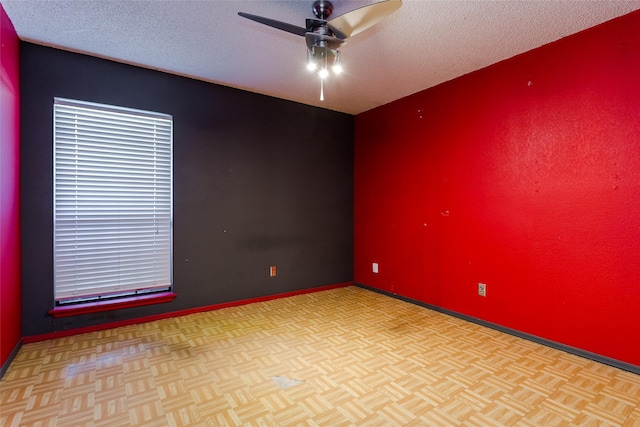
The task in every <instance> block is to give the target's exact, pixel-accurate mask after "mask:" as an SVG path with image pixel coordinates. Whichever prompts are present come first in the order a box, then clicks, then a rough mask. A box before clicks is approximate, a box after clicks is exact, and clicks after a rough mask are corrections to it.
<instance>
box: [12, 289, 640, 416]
mask: <svg viewBox="0 0 640 427" xmlns="http://www.w3.org/2000/svg"><path fill="white" fill-rule="evenodd" d="M274 377H285V379H291V380H300V381H302V383H300V384H299V385H294V386H292V387H290V388H282V387H281V386H280V385H278V384H277V383H276V381H274ZM0 425H2V426H54V425H57V426H74V427H75V426H129V425H131V426H298V425H300V426H544V427H548V426H625V427H630V426H640V376H638V375H635V374H632V373H629V372H625V371H621V370H619V369H616V368H612V367H609V366H606V365H602V364H599V363H596V362H593V361H590V360H586V359H583V358H580V357H577V356H574V355H571V354H567V353H563V352H561V351H557V350H554V349H551V348H548V347H545V346H542V345H539V344H536V343H532V342H529V341H526V340H523V339H519V338H516V337H513V336H511V335H507V334H504V333H501V332H498V331H495V330H492V329H488V328H485V327H482V326H478V325H475V324H472V323H468V322H465V321H463V320H460V319H457V318H453V317H450V316H447V315H444V314H441V313H437V312H434V311H431V310H428V309H425V308H423V307H419V306H416V305H413V304H409V303H406V302H403V301H399V300H396V299H393V298H390V297H387V296H384V295H380V294H377V293H375V292H371V291H368V290H365V289H361V288H357V287H347V288H339V289H334V290H330V291H323V292H317V293H312V294H305V295H298V296H294V297H290V298H283V299H277V300H272V301H267V302H260V303H256V304H249V305H244V306H239V307H232V308H226V309H221V310H216V311H211V312H205V313H197V314H191V315H187V316H182V317H175V318H171V319H165V320H160V321H154V322H149V323H143V324H138V325H132V326H126V327H120V328H115V329H110V330H105V331H99V332H93V333H88V334H82V335H76V336H72V337H67V338H60V339H54V340H50V341H45V342H39V343H33V344H26V345H24V346H23V347H22V348H21V349H20V351H19V353H18V355H17V356H16V358H15V359H14V361H13V363H12V364H11V366H10V367H9V369H8V371H7V372H6V374H5V376H4V378H3V379H2V381H1V382H0Z"/></svg>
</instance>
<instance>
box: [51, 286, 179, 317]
mask: <svg viewBox="0 0 640 427" xmlns="http://www.w3.org/2000/svg"><path fill="white" fill-rule="evenodd" d="M176 296H177V295H176V294H174V293H173V292H160V293H157V294H149V295H138V296H132V297H127V298H118V299H113V300H108V301H96V302H88V303H84V304H74V305H67V306H62V307H56V308H54V309H53V310H49V314H50V315H51V316H53V317H69V316H78V315H80V314H89V313H100V312H102V311H111V310H120V309H122V308H131V307H141V306H143V305H151V304H162V303H165V302H171V301H173V300H174V299H175V298H176Z"/></svg>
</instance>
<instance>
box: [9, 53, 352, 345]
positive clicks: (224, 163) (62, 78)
mask: <svg viewBox="0 0 640 427" xmlns="http://www.w3.org/2000/svg"><path fill="white" fill-rule="evenodd" d="M21 55H22V58H21V86H22V107H21V108H22V203H23V205H22V230H23V239H22V248H23V251H22V261H23V295H24V302H23V335H24V336H30V335H36V334H43V333H48V332H53V331H59V330H65V329H69V328H78V327H84V326H94V325H99V324H101V323H105V322H112V321H120V320H128V319H132V318H136V317H141V316H149V315H155V314H161V313H166V312H171V311H176V310H182V309H188V308H195V307H202V306H207V305H211V304H217V303H222V302H228V301H235V300H240V299H247V298H253V297H259V296H266V295H272V294H277V293H282V292H288V291H295V290H301V289H307V288H313V287H318V286H323V285H329V284H336V283H342V282H347V281H351V280H353V122H354V118H353V116H350V115H347V114H341V113H337V112H333V111H329V110H323V109H320V108H316V107H310V106H306V105H301V104H297V103H294V102H290V101H285V100H280V99H276V98H271V97H267V96H262V95H257V94H254V93H249V92H244V91H240V90H237V89H231V88H227V87H224V86H219V85H214V84H210V83H205V82H201V81H197V80H192V79H188V78H184V77H179V76H174V75H170V74H165V73H161V72H156V71H152V70H148V69H143V68H138V67H133V66H129V65H124V64H120V63H116V62H111V61H107V60H103V59H98V58H94V57H89V56H85V55H80V54H76V53H71V52H66V51H61V50H57V49H53V48H48V47H43V46H38V45H34V44H30V43H22V45H21ZM311 83H312V82H310V84H311ZM54 97H65V98H73V99H79V100H84V101H91V102H99V103H106V104H113V105H120V106H125V107H131V108H138V109H144V110H152V111H157V112H161V113H167V114H171V115H173V120H174V231H173V233H174V245H173V250H174V252H173V254H174V266H173V277H174V291H175V292H176V293H177V294H178V297H177V298H176V299H175V300H174V301H173V302H172V303H168V304H160V305H152V306H146V307H139V308H135V309H124V310H117V311H110V312H105V313H96V314H90V315H82V316H75V317H70V318H61V319H53V318H52V317H50V316H49V315H48V314H47V311H48V310H50V309H51V308H52V307H53V229H52V226H53V219H52V218H53V199H52V189H53V182H52V179H53V175H52V174H53V169H52V168H53V166H52V158H53V155H52V150H53V149H52V143H53V131H52V117H53V98H54ZM270 265H276V266H277V268H278V275H277V276H276V277H274V278H270V277H269V274H268V273H269V266H270Z"/></svg>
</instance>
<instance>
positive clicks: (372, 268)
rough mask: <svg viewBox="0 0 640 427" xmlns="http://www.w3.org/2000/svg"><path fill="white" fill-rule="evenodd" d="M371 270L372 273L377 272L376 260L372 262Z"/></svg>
mask: <svg viewBox="0 0 640 427" xmlns="http://www.w3.org/2000/svg"><path fill="white" fill-rule="evenodd" d="M371 270H372V271H373V272H374V273H376V274H378V263H377V262H374V263H373V264H371Z"/></svg>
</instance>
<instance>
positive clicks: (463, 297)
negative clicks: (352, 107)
mask: <svg viewBox="0 0 640 427" xmlns="http://www.w3.org/2000/svg"><path fill="white" fill-rule="evenodd" d="M637 28H640V13H638V12H635V13H632V14H630V15H626V16H624V17H621V18H619V19H616V20H614V21H610V22H608V23H605V24H603V25H601V26H598V27H595V28H592V29H589V30H587V31H584V32H582V33H579V34H576V35H574V36H571V37H568V38H565V39H562V40H559V41H557V42H554V43H552V44H549V45H546V46H543V47H541V48H538V49H535V50H533V51H530V52H527V53H525V54H522V55H519V56H517V57H514V58H511V59H509V60H506V61H503V62H501V63H498V64H495V65H493V66H491V67H488V68H485V69H483V70H480V71H477V72H474V73H471V74H468V75H465V76H462V77H460V78H457V79H455V80H452V81H449V82H446V83H444V84H441V85H439V86H437V87H434V88H431V89H428V90H425V91H423V92H420V93H417V94H414V95H412V96H409V97H407V98H404V99H401V100H398V101H396V102H393V103H391V104H388V105H385V106H382V107H379V108H376V109H374V110H371V111H368V112H365V113H362V114H360V115H358V116H357V117H356V130H355V150H356V151H355V272H354V279H355V281H356V282H358V283H361V284H364V285H368V286H371V287H374V288H378V289H382V290H385V291H390V292H393V293H396V294H398V295H403V296H406V297H409V298H413V299H416V300H419V301H422V302H426V303H428V304H432V305H435V306H439V307H442V308H445V309H448V310H452V311H455V312H459V313H462V314H465V315H469V316H473V317H476V318H480V319H483V320H485V321H488V322H493V323H495V324H498V325H502V326H505V327H508V328H512V329H516V330H519V331H522V332H525V333H528V334H533V335H536V336H539V337H542V338H545V339H548V340H552V341H556V342H559V343H563V344H566V345H569V346H573V347H576V348H579V349H583V350H586V351H589V352H593V353H596V354H599V355H603V356H606V357H610V358H613V359H617V360H620V361H623V362H626V363H630V364H634V365H640V340H639V339H638V330H640V36H639V34H640V33H638V30H637ZM425 72H427V71H425ZM373 262H377V263H379V273H378V274H374V273H373V272H372V263H373ZM478 282H483V283H486V284H487V296H486V298H483V297H480V296H478V294H477V286H478V285H477V284H478Z"/></svg>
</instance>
